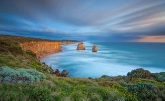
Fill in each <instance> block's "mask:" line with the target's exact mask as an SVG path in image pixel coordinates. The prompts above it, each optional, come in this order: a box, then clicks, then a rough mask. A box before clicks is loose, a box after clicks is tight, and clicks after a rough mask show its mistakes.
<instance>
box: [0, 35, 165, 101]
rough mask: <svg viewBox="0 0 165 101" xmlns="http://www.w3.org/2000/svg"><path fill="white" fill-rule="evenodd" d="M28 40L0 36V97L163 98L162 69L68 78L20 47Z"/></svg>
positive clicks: (30, 100) (64, 100)
mask: <svg viewBox="0 0 165 101" xmlns="http://www.w3.org/2000/svg"><path fill="white" fill-rule="evenodd" d="M18 39H19V40H18ZM28 40H34V39H33V38H27V40H26V38H22V37H12V36H0V101H165V73H164V72H161V73H150V72H149V71H147V70H144V69H136V70H132V71H130V72H129V73H128V74H126V76H116V77H110V76H107V75H103V76H102V77H100V78H95V79H93V78H70V77H68V76H67V75H63V74H67V73H66V71H64V72H63V73H59V71H58V70H56V71H53V70H52V69H51V67H49V66H47V65H46V64H45V63H40V61H38V60H37V59H36V58H35V54H34V53H33V52H31V51H29V52H25V51H23V50H22V49H21V48H20V46H19V45H18V42H20V41H21V42H22V41H28ZM37 40H39V39H37Z"/></svg>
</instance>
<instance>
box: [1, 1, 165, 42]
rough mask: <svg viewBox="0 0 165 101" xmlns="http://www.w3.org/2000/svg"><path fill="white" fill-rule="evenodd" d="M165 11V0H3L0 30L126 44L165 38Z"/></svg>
mask: <svg viewBox="0 0 165 101" xmlns="http://www.w3.org/2000/svg"><path fill="white" fill-rule="evenodd" d="M164 9H165V1H164V0H149V1H148V0H115V1H112V0H104V1H100V0H1V1H0V31H1V32H8V33H17V34H18V33H19V34H24V35H27V36H28V35H32V33H35V36H37V34H38V35H39V36H40V35H41V36H46V35H48V34H49V35H48V36H53V35H54V36H58V37H63V36H67V38H68V37H69V36H70V37H72V38H73V37H75V38H78V37H79V38H80V39H81V38H82V37H86V38H84V39H91V38H90V37H95V39H99V38H96V37H101V38H100V40H102V39H103V38H104V39H106V40H107V41H108V39H112V40H113V39H114V40H115V39H116V40H123V41H125V40H130V39H131V38H132V39H135V38H137V39H138V38H139V37H141V36H144V35H147V36H152V35H164V34H165V29H164V25H165V10H164ZM21 32H22V33H21ZM40 33H41V34H40Z"/></svg>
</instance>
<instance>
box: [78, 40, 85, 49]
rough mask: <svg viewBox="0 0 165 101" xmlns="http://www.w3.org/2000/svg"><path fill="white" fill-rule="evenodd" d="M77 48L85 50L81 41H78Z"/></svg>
mask: <svg viewBox="0 0 165 101" xmlns="http://www.w3.org/2000/svg"><path fill="white" fill-rule="evenodd" d="M77 50H85V45H84V43H83V42H80V43H79V44H78V46H77Z"/></svg>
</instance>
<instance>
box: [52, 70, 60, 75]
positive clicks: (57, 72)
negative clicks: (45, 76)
mask: <svg viewBox="0 0 165 101" xmlns="http://www.w3.org/2000/svg"><path fill="white" fill-rule="evenodd" d="M53 74H55V75H56V76H58V77H59V76H60V71H59V69H56V70H55V71H54V73H53Z"/></svg>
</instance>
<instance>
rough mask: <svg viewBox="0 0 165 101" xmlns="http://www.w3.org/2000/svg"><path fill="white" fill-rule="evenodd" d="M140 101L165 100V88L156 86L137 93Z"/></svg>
mask: <svg viewBox="0 0 165 101" xmlns="http://www.w3.org/2000/svg"><path fill="white" fill-rule="evenodd" d="M137 98H138V100H139V101H144V100H145V101H165V88H159V87H154V88H152V89H145V90H143V91H142V92H140V93H138V94H137Z"/></svg>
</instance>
